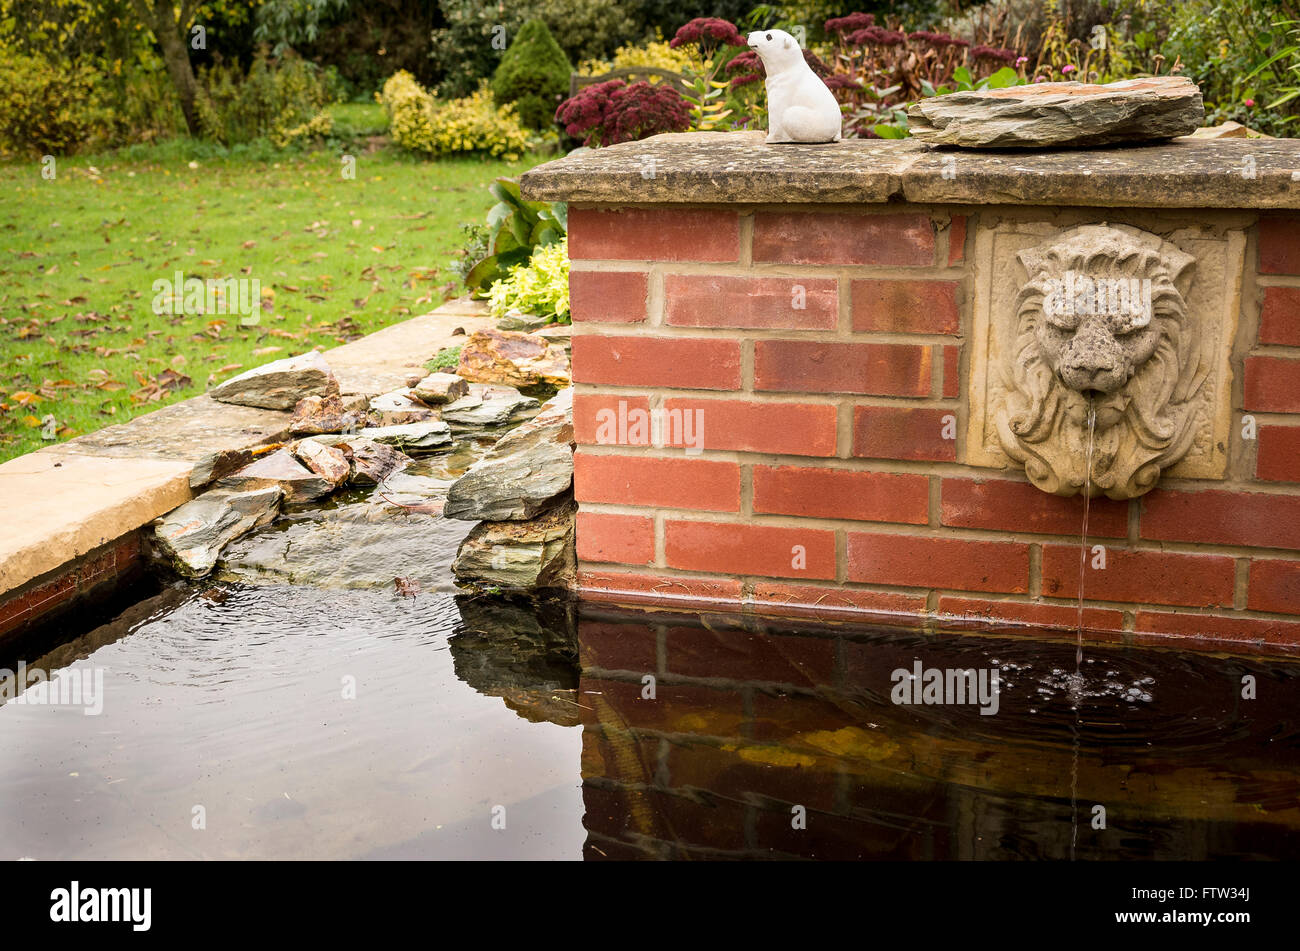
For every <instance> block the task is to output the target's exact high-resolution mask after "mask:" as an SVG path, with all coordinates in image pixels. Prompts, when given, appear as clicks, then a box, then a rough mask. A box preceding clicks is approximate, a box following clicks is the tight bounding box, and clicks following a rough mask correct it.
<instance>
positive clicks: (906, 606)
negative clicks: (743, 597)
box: [745, 581, 925, 617]
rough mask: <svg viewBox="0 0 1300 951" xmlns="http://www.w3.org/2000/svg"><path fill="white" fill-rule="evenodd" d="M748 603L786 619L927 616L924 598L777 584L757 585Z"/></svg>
mask: <svg viewBox="0 0 1300 951" xmlns="http://www.w3.org/2000/svg"><path fill="white" fill-rule="evenodd" d="M745 603H746V604H747V605H752V606H753V610H754V612H755V613H758V614H771V615H777V616H786V617H818V616H822V615H834V614H839V613H841V612H843V611H865V612H869V613H873V614H893V615H918V614H924V613H925V596H924V595H917V594H904V593H903V592H901V591H867V590H864V589H862V588H845V587H835V588H830V587H825V586H820V585H806V584H781V583H780V582H776V581H756V582H754V593H753V595H752V596H751V597H750V598H749V599H748V600H747V601H746V602H745Z"/></svg>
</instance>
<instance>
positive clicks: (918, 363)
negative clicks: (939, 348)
mask: <svg viewBox="0 0 1300 951" xmlns="http://www.w3.org/2000/svg"><path fill="white" fill-rule="evenodd" d="M930 359H931V354H930V348H929V347H927V346H920V345H918V344H910V343H821V342H817V341H811V340H759V341H757V342H756V343H755V344H754V387H755V389H759V390H780V391H785V392H792V393H865V394H870V395H872V396H929V395H930V382H931V378H932V376H933V373H932V372H931V369H930Z"/></svg>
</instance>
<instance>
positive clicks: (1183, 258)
mask: <svg viewBox="0 0 1300 951" xmlns="http://www.w3.org/2000/svg"><path fill="white" fill-rule="evenodd" d="M1019 260H1020V262H1021V263H1022V264H1023V265H1024V267H1025V270H1026V271H1027V272H1028V280H1027V283H1026V284H1025V285H1024V287H1023V288H1022V290H1021V291H1020V294H1019V295H1018V296H1017V298H1016V335H1015V339H1014V340H1013V341H1011V346H1010V347H1008V348H1006V350H1005V352H1004V355H1003V360H1002V376H1003V382H1004V385H1005V387H1006V398H1005V402H1004V403H1003V405H1002V406H1001V407H999V408H998V412H997V414H996V417H995V419H996V425H997V431H998V436H999V439H1000V441H1001V443H1002V447H1003V449H1004V450H1005V451H1006V452H1007V453H1008V454H1009V455H1010V456H1011V457H1012V458H1013V459H1015V460H1016V461H1017V462H1020V463H1022V464H1023V465H1024V467H1025V473H1026V474H1027V475H1028V476H1029V478H1030V480H1031V481H1032V482H1033V483H1034V484H1035V485H1036V486H1038V487H1039V488H1040V489H1042V490H1043V491H1045V492H1051V493H1052V494H1054V495H1074V494H1076V493H1078V492H1081V491H1084V486H1085V483H1086V482H1088V480H1085V474H1086V471H1087V468H1088V462H1087V460H1088V457H1089V431H1088V410H1089V403H1090V402H1091V404H1092V406H1093V407H1094V409H1095V412H1096V426H1095V431H1094V434H1093V439H1092V446H1091V480H1090V484H1089V485H1088V491H1089V493H1090V494H1091V495H1100V494H1103V493H1104V494H1105V495H1107V496H1109V497H1111V498H1114V499H1127V498H1133V497H1135V496H1139V495H1142V494H1143V493H1145V492H1146V491H1148V490H1149V489H1150V488H1151V487H1152V486H1154V485H1155V484H1156V480H1157V479H1159V478H1160V473H1161V471H1163V470H1164V469H1167V468H1168V467H1169V466H1171V465H1173V464H1174V463H1175V462H1177V461H1178V460H1179V459H1181V458H1182V457H1183V456H1184V455H1185V454H1186V453H1187V451H1188V449H1189V448H1190V447H1191V445H1192V443H1193V441H1194V439H1195V435H1196V426H1195V422H1196V414H1195V412H1194V407H1193V402H1192V400H1193V397H1194V396H1195V395H1196V393H1197V390H1199V389H1200V387H1201V385H1202V384H1203V383H1204V381H1205V378H1206V375H1207V373H1208V368H1207V367H1205V366H1202V361H1201V347H1200V328H1199V327H1197V326H1193V324H1194V321H1192V320H1190V319H1189V317H1188V313H1187V307H1186V303H1185V297H1184V295H1185V294H1186V293H1187V289H1188V287H1189V285H1190V284H1191V273H1192V269H1193V266H1194V264H1195V261H1194V259H1193V258H1192V257H1191V256H1190V255H1188V254H1185V253H1183V252H1182V251H1180V250H1179V249H1178V248H1177V247H1175V246H1174V245H1172V244H1170V243H1169V242H1167V241H1164V240H1162V239H1161V238H1159V237H1157V236H1156V235H1153V234H1149V233H1147V232H1143V231H1139V230H1137V229H1136V228H1129V227H1125V226H1107V225H1084V226H1082V227H1078V228H1073V229H1071V230H1070V231H1068V232H1066V233H1065V234H1063V235H1061V236H1060V237H1059V238H1057V239H1055V240H1054V241H1053V242H1052V243H1050V244H1047V245H1044V246H1041V247H1038V248H1033V249H1029V250H1026V251H1023V252H1021V253H1020V255H1019ZM1146 281H1149V282H1150V283H1149V284H1144V283H1143V282H1146ZM1130 289H1131V290H1132V292H1133V293H1132V294H1131V295H1130V294H1129V293H1128V292H1129V290H1130Z"/></svg>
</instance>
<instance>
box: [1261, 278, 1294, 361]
mask: <svg viewBox="0 0 1300 951" xmlns="http://www.w3.org/2000/svg"><path fill="white" fill-rule="evenodd" d="M1259 342H1260V343H1274V344H1281V345H1282V346H1284V347H1300V287H1266V288H1264V303H1263V305H1262V306H1261V307H1260V310H1259Z"/></svg>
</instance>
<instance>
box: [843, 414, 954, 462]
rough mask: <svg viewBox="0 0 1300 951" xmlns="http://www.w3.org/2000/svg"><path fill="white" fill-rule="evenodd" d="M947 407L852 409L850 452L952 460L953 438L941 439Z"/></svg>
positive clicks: (938, 460)
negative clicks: (851, 446)
mask: <svg viewBox="0 0 1300 951" xmlns="http://www.w3.org/2000/svg"><path fill="white" fill-rule="evenodd" d="M949 416H951V417H952V418H953V420H954V422H952V424H951V426H952V428H953V429H954V430H955V429H956V426H957V424H956V422H955V420H956V418H957V411H956V410H951V409H905V408H902V407H898V406H855V407H854V408H853V455H855V456H858V457H860V458H873V459H928V460H932V461H935V462H955V461H956V459H957V440H955V439H944V438H943V431H944V427H945V425H946V424H945V422H944V419H945V417H949Z"/></svg>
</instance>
